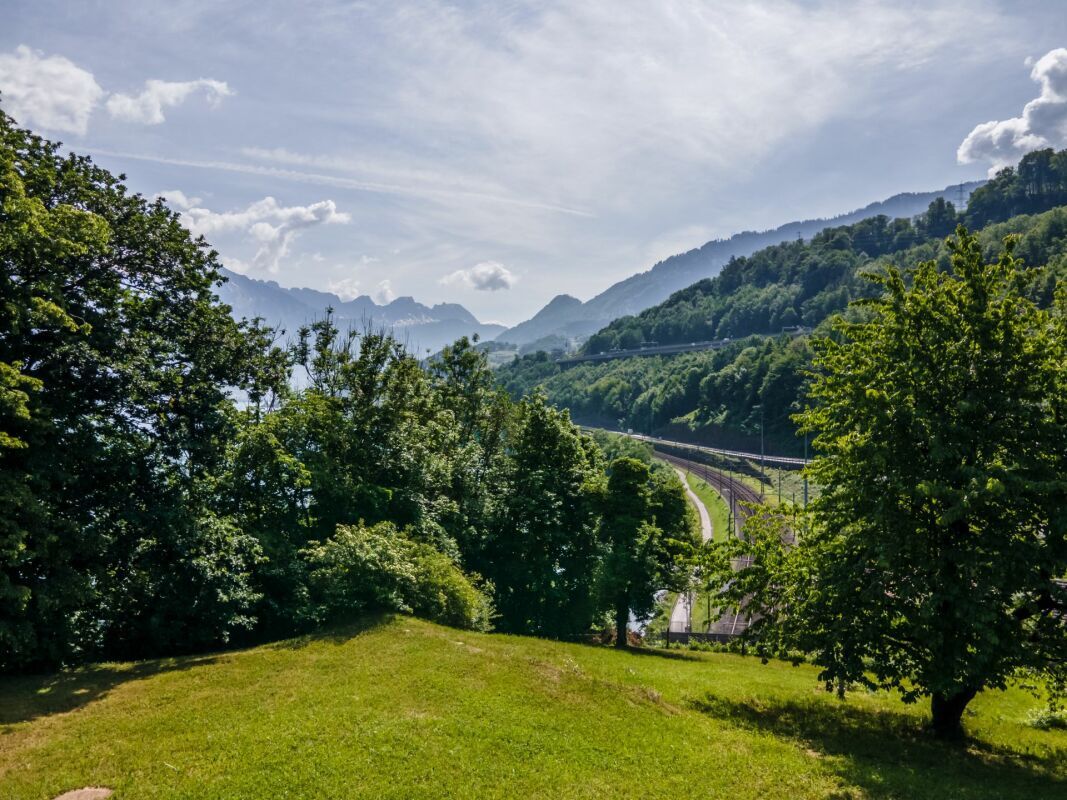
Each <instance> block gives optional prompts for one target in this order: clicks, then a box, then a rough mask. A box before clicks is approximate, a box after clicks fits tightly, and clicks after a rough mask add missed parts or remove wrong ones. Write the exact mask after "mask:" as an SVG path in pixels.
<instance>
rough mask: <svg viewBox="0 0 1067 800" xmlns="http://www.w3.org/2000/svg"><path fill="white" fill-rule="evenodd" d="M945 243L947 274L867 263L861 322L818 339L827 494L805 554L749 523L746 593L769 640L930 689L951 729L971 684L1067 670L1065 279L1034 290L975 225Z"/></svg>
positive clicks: (847, 677)
mask: <svg viewBox="0 0 1067 800" xmlns="http://www.w3.org/2000/svg"><path fill="white" fill-rule="evenodd" d="M949 247H950V250H951V253H952V258H951V270H950V271H945V272H943V271H940V270H939V269H938V265H937V264H936V263H935V262H925V263H923V264H920V265H919V266H918V268H917V269H915V270H914V271H913V273H912V274H911V275H910V281H909V280H906V277H908V276H906V275H905V273H904V272H902V271H901V270H899V269H896V268H889V269H887V270H886V271H884V272H882V273H879V274H876V275H873V276H872V280H873V281H874V283H875V285H877V286H878V287H880V289H881V294H880V295H879V296H878V297H877V298H874V299H871V300H869V301H867V302H866V304H865V306H866V309H867V312H868V316H867V318H866V319H865V320H864V321H861V322H846V321H844V320H841V321H839V322H837V323H836V324H835V326H834V328H835V333H836V335H835V336H834V337H827V338H824V339H820V340H819V341H818V342H817V352H818V355H817V357H816V360H815V373H814V380H813V383H812V386H811V388H810V394H809V396H810V398H811V405H810V406H809V407H808V408H807V409H806V410H805V411H804V412H803V413H802V414H801V415H799V421H800V422H801V424H802V425H803V426H804V428H805V429H807V430H810V431H812V432H813V433H815V434H816V437H815V439H814V444H815V447H816V450H817V454H818V457H817V459H816V461H815V462H814V464H813V465H812V466H811V468H810V475H811V478H812V479H813V480H814V481H816V482H818V483H819V484H820V485H821V486H822V487H823V491H822V494H821V495H820V496H819V498H818V499H817V500H816V501H815V502H814V503H813V505H812V517H811V520H810V523H807V524H806V525H805V526H804V527H803V530H801V531H800V533H799V536H800V539H799V545H798V546H797V547H796V548H795V549H793V550H791V551H788V552H787V551H786V549H785V547H784V546H783V545H782V544H781V541H780V539H781V537H780V534H781V533H782V528H783V526H784V520H781V519H779V522H780V523H782V524H778V525H775V524H773V523H774V520H773V519H772V518H770V517H768V516H766V515H763V516H757V517H756V518H755V519H754V522H753V525H752V527H751V528H750V530H749V531H748V534H749V540H750V541H749V542H748V543H747V544H746V545H744V548H745V549H749V550H751V551H752V552H753V553H754V555H755V564H754V567H753V568H752V569H751V570H744V571H743V572H742V573H741V577H740V578H739V580H738V583H737V585H736V588H735V590H734V594H735V595H736V594H737V593H739V592H742V591H743V592H747V593H749V594H750V595H751V596H752V597H754V598H756V599H755V608H756V609H757V610H758V612H759V613H760V614H762V617H763V618H762V619H761V620H760V621H759V622H757V623H756V624H755V625H753V627H752V631H751V634H752V636H753V638H754V639H755V640H756V641H757V646H759V647H761V648H764V649H765V651H767V652H787V651H789V650H790V649H793V648H795V649H798V650H801V651H803V652H808V653H812V654H813V659H814V661H815V663H817V664H819V666H820V667H822V670H823V672H822V677H823V679H824V680H825V681H826V683H827V685H828V686H830V685H832V686H836V687H837V688H838V689H839V690H842V691H843V690H844V688H845V687H847V686H849V685H852V684H858V685H861V686H868V687H872V688H893V689H896V690H898V691H900V692H901V694H902V695H903V696H904V698H905V700H909V701H911V700H915V699H917V698H919V697H923V696H929V697H930V698H931V704H932V709H933V716H934V726H935V730H936V731H937V732H938V733H939V734H942V735H953V734H954V733H956V732H958V727H959V720H960V715H961V714H962V712H963V709H964V708H965V707H966V705H967V703H968V702H969V700H970V699H971V698H972V697H973V696H974V695H975V693H976V692H978V691H980V690H982V689H985V688H988V687H995V688H1001V687H1003V686H1005V685H1006V683H1007V682H1008V681H1009V679H1011V678H1012V676H1014V675H1016V674H1018V673H1019V672H1020V671H1022V672H1027V673H1030V674H1032V675H1033V676H1035V677H1039V678H1044V679H1045V680H1046V681H1047V683H1048V686H1049V688H1050V689H1051V690H1060V689H1062V686H1063V685H1064V671H1063V669H1064V667H1063V665H1064V664H1065V663H1067V637H1065V636H1064V629H1063V619H1062V616H1061V614H1062V609H1063V608H1064V607H1065V605H1067V591H1065V590H1064V589H1063V587H1062V586H1060V585H1058V584H1056V583H1054V581H1053V579H1054V578H1057V577H1059V576H1062V575H1064V574H1065V573H1067V516H1065V514H1064V509H1065V508H1067V393H1065V391H1064V389H1065V386H1067V335H1065V334H1067V327H1065V314H1064V312H1065V311H1067V289H1064V287H1062V286H1061V287H1060V289H1059V291H1058V293H1057V300H1056V304H1055V306H1054V308H1053V309H1052V310H1043V309H1041V308H1039V307H1038V306H1037V305H1036V304H1035V303H1034V302H1033V301H1032V300H1030V299H1029V298H1028V297H1027V288H1028V287H1029V286H1032V285H1033V278H1034V275H1033V274H1032V273H1031V272H1029V271H1028V270H1025V269H1024V268H1023V267H1022V264H1021V263H1020V261H1019V259H1018V258H1016V257H1015V255H1014V250H1015V247H1016V244H1015V240H1014V239H1012V238H1010V237H1009V238H1008V239H1006V241H1005V246H1004V250H1003V252H1002V254H1001V255H1000V257H999V258H998V259H997V260H996V261H994V262H992V263H989V262H987V261H986V259H985V258H984V256H983V252H982V247H981V243H980V242H979V240H978V239H977V238H976V237H974V236H972V235H971V234H968V233H967V232H966V231H965V230H964V229H962V228H960V229H959V231H958V233H957V238H956V239H954V240H952V241H951V242H950V243H949Z"/></svg>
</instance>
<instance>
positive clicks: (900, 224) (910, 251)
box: [498, 150, 1067, 453]
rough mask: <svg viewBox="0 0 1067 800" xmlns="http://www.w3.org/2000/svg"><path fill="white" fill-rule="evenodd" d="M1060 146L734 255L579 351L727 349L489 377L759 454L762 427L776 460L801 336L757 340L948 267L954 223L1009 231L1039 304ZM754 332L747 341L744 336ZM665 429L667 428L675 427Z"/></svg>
mask: <svg viewBox="0 0 1067 800" xmlns="http://www.w3.org/2000/svg"><path fill="white" fill-rule="evenodd" d="M1065 204H1067V151H1061V152H1060V153H1053V152H1052V151H1051V150H1049V151H1038V152H1036V153H1031V154H1029V155H1027V156H1026V157H1024V158H1023V160H1022V161H1021V162H1020V164H1019V166H1018V168H1016V169H1009V170H1005V171H1003V172H1002V173H1000V175H998V176H997V177H996V178H994V179H993V180H992V181H990V183H988V184H986V185H985V186H983V187H981V188H979V189H977V190H976V191H975V192H974V194H973V195H972V199H971V202H970V204H969V205H968V207H967V209H966V211H965V212H964V213H963V214H960V215H957V214H956V212H955V209H954V208H953V207H952V206H951V204H947V203H944V202H943V201H935V203H933V204H931V207H930V209H929V210H928V212H927V213H926V214H925V215H923V216H921V217H919V218H917V219H915V220H910V219H895V220H891V219H889V218H888V217H885V216H879V217H875V218H872V219H867V220H863V221H860V222H858V223H855V224H852V225H846V226H840V227H835V228H827V229H825V230H823V231H821V232H819V233H818V234H816V235H815V236H813V237H812V238H811V239H810V240H807V241H793V242H785V243H782V244H777V245H773V246H771V247H767V248H764V249H762V250H760V251H758V252H756V253H753V254H752V255H750V256H747V257H744V258H734V259H731V260H730V262H729V263H728V264H727V265H726V266H725V267H724V268H723V270H722V272H721V273H720V274H719V275H718V276H716V277H715V278H711V279H706V280H702V281H699V282H697V283H695V284H693V285H692V286H689V287H688V288H686V289H683V290H681V291H678V292H676V293H674V294H673V295H672V296H671V297H670V298H668V299H667V300H666V301H664V302H663V303H661V304H659V305H657V306H653V307H652V308H649V309H646V310H645V311H643V312H641V313H640V314H638V315H636V316H632V317H623V318H621V319H618V320H615V321H614V322H612V323H611V324H610V325H608V326H607V327H605V328H604V329H602V330H600V331H599V332H597V333H596V334H594V335H593V336H592V337H590V339H589V340H588V341H587V342H586V345H585V347H584V352H586V353H604V352H608V351H611V350H616V349H621V350H627V349H630V348H635V347H638V346H640V345H641V344H642V343H645V342H656V343H658V344H672V343H687V342H696V341H704V340H709V339H719V338H724V337H729V338H732V339H734V340H737V341H734V342H733V343H731V345H730V346H729V347H726V348H724V349H723V350H718V351H714V352H702V353H689V354H685V355H679V356H673V357H659V358H640V359H620V360H616V361H610V362H606V363H598V364H583V365H580V366H578V367H573V368H570V369H561V368H560V367H559V366H558V365H556V364H554V363H553V362H551V361H550V360H548V359H547V358H546V357H545V356H543V355H541V356H539V355H536V354H535V355H529V356H526V357H525V358H523V359H518V360H516V361H515V362H513V363H512V364H510V365H507V366H505V367H503V368H501V369H500V370H499V371H498V379H499V380H500V382H501V384H502V385H503V386H505V387H506V388H507V389H508V391H509V392H511V393H512V394H513V395H516V396H519V395H522V394H525V393H527V392H529V391H531V390H532V389H533V388H534V387H536V386H541V387H542V388H544V389H545V391H546V392H547V394H548V396H549V399H550V400H552V401H553V402H554V403H556V404H558V405H561V406H566V407H568V408H570V409H571V411H572V413H573V414H574V416H575V418H576V419H579V420H581V421H585V422H595V423H597V424H607V425H620V424H621V426H622V427H630V428H633V429H635V430H641V431H649V430H657V431H662V430H664V428H665V426H668V425H671V424H672V423H674V424H675V425H678V426H683V427H684V428H685V433H686V434H687V435H688V437H689V438H694V439H698V440H699V439H704V440H708V441H715V442H717V443H721V444H726V445H728V446H747V447H753V446H755V447H757V448H758V440H759V432H760V426H761V419H762V424H763V426H764V428H765V430H766V432H767V434H768V435H769V436H770V437H771V440H772V442H773V444H774V449H775V451H777V452H789V453H796V452H798V451H799V450H800V449H802V447H803V444H802V443H801V442H799V441H797V440H796V438H795V434H794V427H793V425H792V423H791V422H790V421H789V414H790V413H791V412H792V411H793V410H794V404H795V403H796V402H797V401H798V399H799V397H800V392H801V387H802V379H801V376H800V374H799V373H798V370H801V369H802V368H803V367H804V366H805V365H806V363H807V358H808V354H809V350H808V347H807V343H806V340H805V337H800V338H799V339H794V338H791V337H788V336H783V337H779V338H777V339H767V338H766V336H767V335H768V334H777V333H780V332H781V331H782V330H783V328H787V327H792V326H797V325H802V326H805V327H807V328H811V329H814V328H817V327H818V326H820V325H822V324H823V323H824V322H825V321H826V320H827V319H828V318H829V317H830V316H832V315H834V314H837V313H841V312H843V311H845V309H846V308H847V307H848V304H849V303H850V302H851V301H852V300H855V299H857V298H861V297H864V296H866V295H869V293H870V292H871V291H872V285H871V284H870V283H869V282H867V281H866V280H864V279H863V277H862V273H863V272H865V271H871V270H877V269H879V268H880V267H882V266H884V265H886V264H890V263H894V264H897V265H899V266H903V267H908V266H914V265H915V264H918V263H919V262H920V261H924V260H928V259H934V260H937V261H939V262H941V263H943V264H944V265H945V266H947V265H948V250H947V248H946V246H945V244H944V237H945V236H946V235H947V234H948V233H949V232H951V231H952V230H953V228H954V227H955V224H956V223H957V222H958V221H963V222H964V223H965V224H968V225H969V226H970V227H972V228H981V230H982V234H981V238H982V242H983V245H984V247H985V249H986V250H987V252H988V254H989V256H990V257H993V256H994V254H995V253H996V252H998V250H999V248H1000V246H1001V242H1002V240H1003V238H1004V236H1006V235H1008V234H1009V233H1016V234H1019V235H1020V237H1021V241H1020V244H1019V247H1018V250H1017V255H1019V256H1021V257H1022V258H1023V260H1024V262H1025V263H1027V264H1028V265H1030V266H1046V265H1047V269H1046V270H1045V272H1044V274H1043V275H1042V276H1041V277H1040V278H1035V280H1034V283H1033V286H1032V291H1033V293H1034V295H1035V297H1036V298H1037V299H1038V300H1039V301H1041V302H1042V303H1045V304H1047V303H1048V302H1050V301H1051V297H1052V292H1053V290H1054V287H1055V285H1056V283H1057V282H1058V281H1062V280H1064V279H1065V278H1067V208H1065V207H1064V205H1065ZM753 335H759V336H760V337H761V338H759V339H751V340H750V339H745V337H750V336H753ZM674 432H677V431H674Z"/></svg>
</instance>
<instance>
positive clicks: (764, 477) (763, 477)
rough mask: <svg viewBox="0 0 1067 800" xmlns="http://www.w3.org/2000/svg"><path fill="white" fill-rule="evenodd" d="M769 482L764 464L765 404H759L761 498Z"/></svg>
mask: <svg viewBox="0 0 1067 800" xmlns="http://www.w3.org/2000/svg"><path fill="white" fill-rule="evenodd" d="M766 480H767V468H766V466H764V463H763V403H760V404H759V496H760V497H763V484H764V482H765V481H766Z"/></svg>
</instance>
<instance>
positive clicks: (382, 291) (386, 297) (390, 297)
mask: <svg viewBox="0 0 1067 800" xmlns="http://www.w3.org/2000/svg"><path fill="white" fill-rule="evenodd" d="M373 297H374V302H375V303H377V304H378V305H380V306H386V305H389V304H390V303H391V302H393V301H394V300H396V292H394V291H393V284H392V283H391V282H390V281H388V280H385V281H382V282H381V283H379V284H378V286H377V287H376V288H375V290H374V295H373Z"/></svg>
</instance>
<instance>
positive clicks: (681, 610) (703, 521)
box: [670, 467, 715, 631]
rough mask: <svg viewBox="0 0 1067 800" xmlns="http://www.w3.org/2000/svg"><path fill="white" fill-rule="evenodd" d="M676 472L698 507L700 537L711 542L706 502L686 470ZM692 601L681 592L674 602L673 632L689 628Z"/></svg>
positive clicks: (709, 517) (709, 520) (711, 532)
mask: <svg viewBox="0 0 1067 800" xmlns="http://www.w3.org/2000/svg"><path fill="white" fill-rule="evenodd" d="M674 471H675V472H677V473H678V477H679V478H681V479H682V486H684V487H685V494H686V496H687V497H688V498H689V502H690V503H692V504H693V505H694V506H696V510H697V513H698V514H699V515H700V536H701V538H702V539H703V540H704V541H705V542H710V541H711V537H712V536H713V535H714V533H715V531H713V530H712V527H711V515H710V514H709V513H708V507H707V506H705V505H704V502H703V501H702V500H701V499H700V498H699V497H697V494H696V492H694V491H693V489H692V487H691V486H690V485H689V481H687V480H686V479H685V470H683V469H679V468H678V467H675V468H674ZM691 600H692V598H691V597H690V592H679V594H678V598H677V599H676V600H675V601H674V608H672V609H671V627H670V629H671V630H672V631H684V630H687V629H688V626H689V618H690V615H689V603H690V601H691Z"/></svg>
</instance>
